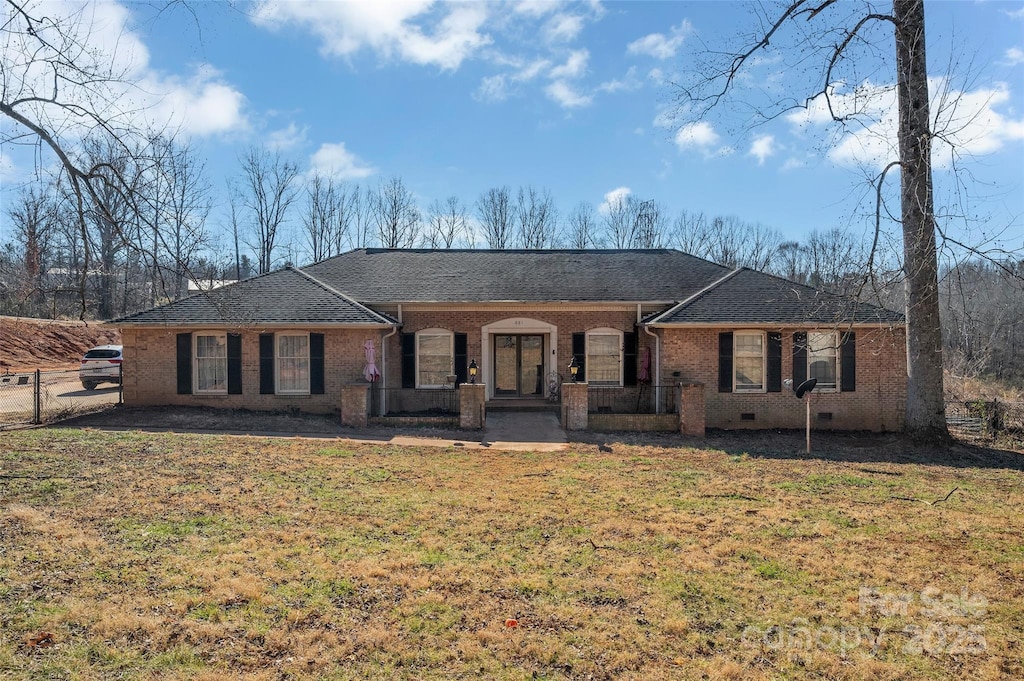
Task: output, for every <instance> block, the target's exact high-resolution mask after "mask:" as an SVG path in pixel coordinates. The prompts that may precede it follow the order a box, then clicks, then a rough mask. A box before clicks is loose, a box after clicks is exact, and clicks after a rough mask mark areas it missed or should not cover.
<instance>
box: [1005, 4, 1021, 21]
mask: <svg viewBox="0 0 1024 681" xmlns="http://www.w3.org/2000/svg"><path fill="white" fill-rule="evenodd" d="M1005 11H1006V15H1007V16H1008V17H1010V18H1011V19H1024V7H1022V8H1020V9H1012V10H1005Z"/></svg>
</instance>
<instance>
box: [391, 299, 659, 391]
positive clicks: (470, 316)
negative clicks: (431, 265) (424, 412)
mask: <svg viewBox="0 0 1024 681" xmlns="http://www.w3.org/2000/svg"><path fill="white" fill-rule="evenodd" d="M513 317H525V318H528V319H536V320H537V321H540V322H545V323H547V324H552V325H554V326H556V327H558V347H557V348H556V350H557V352H556V355H555V366H556V367H558V371H559V373H561V374H562V377H563V379H564V380H565V381H568V380H569V370H568V368H567V367H568V366H569V362H570V361H571V360H572V334H574V333H580V332H585V331H589V330H590V329H599V328H612V329H618V330H620V331H623V332H627V331H633V330H634V329H633V326H634V324H635V323H636V309H635V308H634V309H632V310H622V311H618V312H614V311H579V312H572V311H550V310H515V311H509V310H494V311H472V310H469V311H439V312H432V311H416V310H406V311H405V312H404V313H403V315H402V322H403V324H404V326H403V328H402V333H415V332H417V331H420V330H422V329H446V330H448V331H452V332H455V333H465V334H467V338H466V344H467V351H468V359H476V361H477V363H478V364H480V363H481V358H482V357H483V356H484V353H485V351H486V352H490V351H491V350H490V349H489V348H488V349H483V348H481V347H480V340H481V333H482V328H483V327H484V326H486V325H488V324H491V323H493V322H497V321H501V320H503V319H510V318H513ZM638 338H639V344H640V351H641V352H642V351H643V348H644V347H645V346H647V345H650V346H651V357H652V360H651V362H652V364H653V362H654V360H653V357H654V347H653V342H654V339H653V338H651V337H650V336H648V335H647V334H645V333H644V332H643V331H642V330H641V331H640V334H639V336H638ZM546 342H547V341H545V343H546ZM389 343H390V344H389V345H388V358H389V359H388V367H387V371H388V378H389V380H390V381H392V383H390V385H392V386H400V385H401V384H402V375H401V370H402V365H401V347H400V341H399V339H398V336H397V335H396V336H395V337H393V338H391V339H390V340H389ZM544 352H545V354H546V357H545V360H546V361H545V364H546V365H549V362H550V360H551V348H550V347H547V346H545V348H544ZM392 358H393V359H392ZM478 380H481V381H483V380H486V379H484V378H483V377H481V378H480V379H478ZM545 381H546V377H545Z"/></svg>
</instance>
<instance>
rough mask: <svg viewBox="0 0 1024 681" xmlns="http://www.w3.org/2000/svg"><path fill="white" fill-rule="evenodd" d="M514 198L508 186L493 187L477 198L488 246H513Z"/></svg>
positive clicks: (481, 225) (482, 227)
mask: <svg viewBox="0 0 1024 681" xmlns="http://www.w3.org/2000/svg"><path fill="white" fill-rule="evenodd" d="M512 210H513V209H512V198H511V196H510V192H509V188H508V187H492V188H491V189H488V190H487V191H485V192H484V193H483V194H481V195H480V197H479V198H478V199H477V200H476V214H477V217H478V218H479V219H480V229H481V230H483V237H484V241H486V242H487V247H488V248H498V249H504V248H511V247H512V245H513V239H514V227H513V224H514V223H513V216H512Z"/></svg>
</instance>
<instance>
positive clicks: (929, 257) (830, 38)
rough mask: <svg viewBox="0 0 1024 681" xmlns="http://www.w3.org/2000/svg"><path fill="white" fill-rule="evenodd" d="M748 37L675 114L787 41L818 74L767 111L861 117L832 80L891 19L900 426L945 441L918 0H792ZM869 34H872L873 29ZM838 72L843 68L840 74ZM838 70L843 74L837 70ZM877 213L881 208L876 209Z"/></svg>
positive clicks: (719, 94)
mask: <svg viewBox="0 0 1024 681" xmlns="http://www.w3.org/2000/svg"><path fill="white" fill-rule="evenodd" d="M760 19H761V23H760V26H758V27H757V28H756V29H755V31H754V34H753V37H751V38H748V39H745V40H744V47H741V48H740V49H739V50H737V51H734V52H721V51H715V52H708V55H709V56H708V58H709V60H710V61H711V63H710V64H699V65H698V71H699V72H702V75H700V76H698V77H697V78H696V82H695V83H694V84H693V86H692V87H684V88H680V90H679V92H680V99H681V100H682V107H681V109H680V111H679V113H680V115H681V116H682V117H683V118H686V119H687V120H695V119H701V118H703V117H704V116H706V115H707V114H708V113H709V112H710V110H711V109H712V108H714V107H715V106H717V105H718V104H720V103H721V102H722V101H723V100H724V99H725V98H726V97H727V96H728V95H730V94H731V93H732V91H733V90H734V89H735V87H736V83H737V82H738V79H739V78H740V77H741V76H742V75H743V74H744V73H745V70H746V69H747V68H749V67H751V65H752V61H753V60H754V59H755V57H757V56H760V55H761V54H762V53H764V52H767V51H769V50H770V49H771V50H774V52H773V54H774V55H779V54H781V53H780V52H779V50H778V47H779V46H780V45H782V44H785V42H786V37H785V36H786V32H787V31H791V32H792V34H793V35H794V36H795V38H794V41H795V42H794V43H792V44H790V47H791V48H792V50H793V52H792V54H793V60H792V61H793V63H794V65H796V64H799V65H803V66H805V65H806V64H808V63H809V62H810V60H813V59H818V60H819V62H818V63H819V64H820V72H819V74H820V75H819V76H818V77H814V78H812V79H809V80H808V81H807V82H810V83H812V85H811V89H810V91H809V92H806V93H803V95H802V96H798V97H797V98H795V99H781V98H780V99H779V100H778V101H777V102H776V106H774V107H773V108H771V109H770V110H765V111H761V112H760V113H761V115H762V116H764V118H766V119H769V118H773V117H775V116H778V115H780V114H781V113H782V112H784V111H786V110H791V109H793V108H798V107H806V106H808V105H809V104H811V103H815V102H818V101H824V103H825V105H826V107H827V110H828V112H829V114H830V115H831V117H832V118H833V120H834V121H836V122H838V123H840V124H846V123H848V122H851V121H861V122H862V123H863V122H864V115H865V112H864V111H863V110H849V109H846V108H844V107H842V106H840V105H839V103H838V102H837V101H836V100H835V97H834V95H835V92H836V89H835V88H836V84H837V83H839V82H842V81H845V82H853V83H860V82H863V81H864V80H865V79H864V77H863V74H861V73H860V72H859V71H858V67H859V66H860V67H863V65H864V64H867V63H869V62H868V61H867V60H862V59H858V58H857V57H858V52H857V51H858V50H874V49H877V46H878V45H880V44H881V43H882V41H883V40H885V38H884V37H883V35H882V34H881V33H880V32H878V31H879V29H880V27H883V26H888V27H889V28H891V29H893V30H894V32H895V54H894V56H895V73H896V78H895V80H896V90H897V101H898V109H899V116H898V138H899V139H898V142H899V149H898V154H897V155H896V157H895V158H894V159H893V160H892V161H891V162H890V163H889V164H888V165H886V166H885V168H884V170H883V171H882V172H881V173H880V174H879V176H878V178H877V185H878V187H879V194H880V193H881V187H882V185H883V183H884V181H885V178H886V174H887V172H888V171H889V170H891V169H893V168H897V167H898V168H899V169H900V184H901V201H900V205H901V224H902V231H903V255H904V259H903V263H904V274H905V281H906V317H907V409H906V429H907V431H908V432H909V433H911V434H912V435H913V436H915V437H917V438H919V439H938V440H944V439H946V438H948V436H949V435H948V431H947V428H946V420H945V408H944V403H943V375H942V369H943V366H942V327H941V322H940V318H939V298H938V259H937V251H936V240H935V232H936V224H935V212H934V203H933V197H932V171H931V144H932V138H933V135H934V131H933V130H932V129H931V121H930V117H929V93H928V73H927V70H926V62H925V23H924V2H923V0H894V2H893V3H892V5H891V11H885V10H881V9H878V8H877V7H876V3H872V2H863V3H858V4H856V5H853V4H851V3H837V2H836V1H835V0H791V1H789V2H785V3H784V4H783V5H782V7H781V9H780V11H779V12H778V14H776V15H774V16H766V17H760ZM873 31H874V32H873ZM844 70H845V73H844ZM844 75H845V78H844V77H843V76H844ZM879 210H881V208H880V207H879Z"/></svg>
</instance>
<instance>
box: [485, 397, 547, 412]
mask: <svg viewBox="0 0 1024 681" xmlns="http://www.w3.org/2000/svg"><path fill="white" fill-rule="evenodd" d="M487 411H489V412H490V411H534V412H545V411H547V412H551V413H552V414H560V413H562V405H561V404H559V403H558V402H549V401H547V400H539V399H538V400H513V399H505V400H503V399H500V398H498V399H493V400H491V401H489V402H488V403H487Z"/></svg>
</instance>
